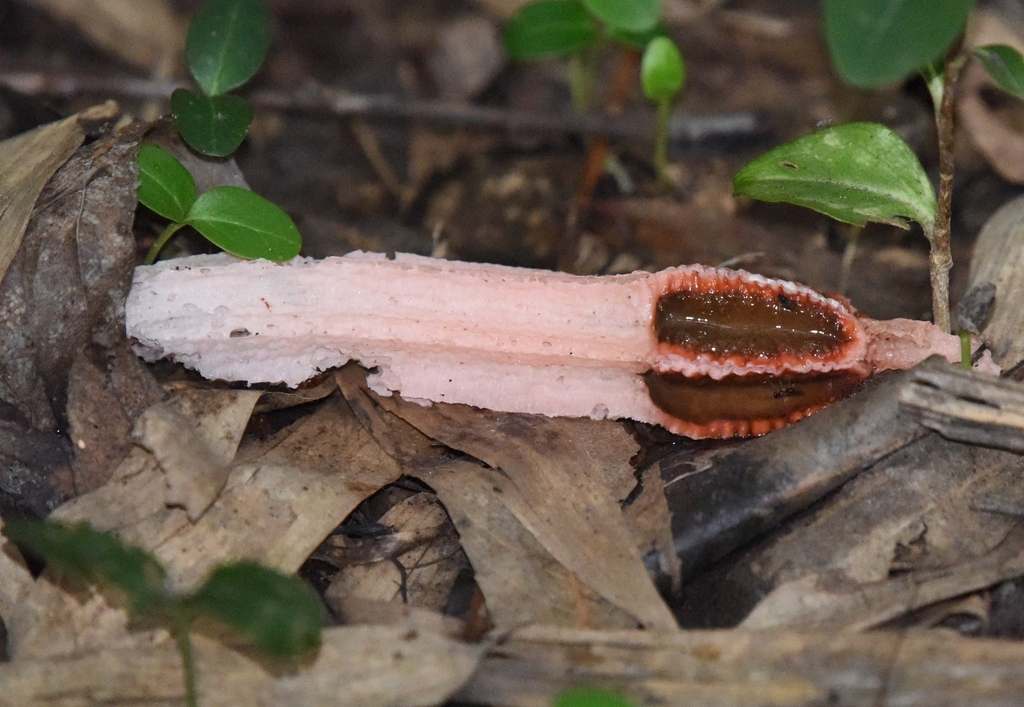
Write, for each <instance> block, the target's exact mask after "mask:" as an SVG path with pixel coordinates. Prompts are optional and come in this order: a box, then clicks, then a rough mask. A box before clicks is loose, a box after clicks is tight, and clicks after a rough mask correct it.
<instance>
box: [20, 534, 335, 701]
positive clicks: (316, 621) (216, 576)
mask: <svg viewBox="0 0 1024 707" xmlns="http://www.w3.org/2000/svg"><path fill="white" fill-rule="evenodd" d="M3 532H4V535H6V536H7V538H8V539H10V540H11V541H12V542H14V543H15V544H17V545H18V546H19V547H21V548H22V549H24V550H25V551H27V552H28V553H29V554H31V555H34V556H36V557H38V558H39V559H42V560H44V561H46V562H47V564H48V565H50V566H52V567H53V568H54V569H57V570H58V571H60V572H63V573H64V574H65V575H67V576H68V577H69V578H73V579H77V580H80V581H85V582H89V583H96V584H100V585H104V586H106V587H110V588H114V589H117V590H119V591H120V592H121V593H122V594H123V595H124V597H125V599H126V600H127V603H128V609H129V611H130V613H131V614H132V616H134V617H136V618H145V619H151V620H155V621H157V622H160V623H163V624H164V625H166V626H167V627H168V628H169V629H170V630H171V632H172V633H173V634H174V638H175V640H176V642H177V644H178V649H179V651H180V652H181V655H182V661H183V665H184V680H185V694H186V699H187V701H188V704H189V705H190V707H195V705H197V704H198V698H197V694H196V677H195V663H194V660H193V656H192V644H191V639H190V637H189V633H190V631H191V627H192V624H193V623H194V622H195V621H196V619H198V618H201V617H208V618H212V619H216V620H217V621H219V622H221V623H222V624H224V625H226V626H229V627H230V628H232V629H233V630H234V631H235V632H237V634H238V635H239V636H240V637H241V638H243V639H244V640H246V641H247V642H248V643H249V644H250V645H252V646H254V647H255V648H256V649H258V650H259V651H261V652H262V653H263V654H264V655H266V656H268V657H271V658H288V657H293V656H297V655H300V654H303V653H306V652H308V651H312V650H314V649H315V648H316V647H317V646H319V645H320V626H321V623H322V620H323V617H322V610H321V607H320V600H319V598H318V597H317V596H316V594H315V593H314V592H313V590H311V589H310V588H309V587H308V586H306V585H305V584H304V583H303V582H302V581H301V580H299V579H298V578H296V577H290V576H287V575H284V574H281V573H280V572H277V571H276V570H272V569H270V568H267V567H263V566H261V565H259V564H256V563H254V562H237V563H234V564H230V565H223V566H221V567H218V568H217V569H215V570H214V571H213V573H212V574H210V576H209V578H207V580H206V582H204V583H203V585H202V586H200V587H199V588H198V589H197V590H196V591H194V592H192V593H191V594H178V593H175V592H172V591H171V590H170V589H169V588H168V587H169V583H168V578H167V572H166V570H164V568H163V566H161V565H160V563H159V562H157V560H156V558H155V557H153V556H152V555H150V554H149V553H148V552H145V551H144V550H142V549H140V548H137V547H130V546H127V545H124V544H123V543H121V542H120V541H119V540H117V539H116V538H114V537H113V536H111V535H108V534H106V533H100V532H98V531H95V530H93V529H92V528H90V527H89V526H87V525H85V524H80V525H62V524H60V523H51V522H43V521H18V522H11V523H8V524H7V525H6V526H5V527H4V530H3Z"/></svg>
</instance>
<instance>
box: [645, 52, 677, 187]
mask: <svg viewBox="0 0 1024 707" xmlns="http://www.w3.org/2000/svg"><path fill="white" fill-rule="evenodd" d="M685 81H686V66H685V65H684V64H683V57H682V56H681V55H680V54H679V49H678V48H676V45H675V43H674V42H673V41H672V40H671V39H669V38H668V37H655V38H654V39H652V40H651V41H650V42H649V43H648V45H647V48H646V49H645V50H644V56H643V59H641V60H640V83H641V85H642V86H643V89H644V95H645V96H647V98H649V99H650V100H652V101H654V103H655V104H656V105H657V106H658V125H657V129H656V131H655V137H654V167H655V169H656V170H657V172H658V179H659V180H660V181H661V183H662V185H663V186H665V187H666V188H667V187H671V184H672V183H671V181H670V180H669V178H668V171H667V170H668V118H669V112H670V110H671V108H672V101H673V100H674V99H675V97H676V95H677V94H678V93H679V91H680V90H682V88H683V83H684V82H685Z"/></svg>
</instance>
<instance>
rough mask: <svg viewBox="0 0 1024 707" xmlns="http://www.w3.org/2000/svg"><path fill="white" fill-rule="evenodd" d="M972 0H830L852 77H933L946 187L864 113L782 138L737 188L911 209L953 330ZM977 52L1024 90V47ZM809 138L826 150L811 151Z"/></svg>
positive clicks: (859, 220) (834, 204)
mask: <svg viewBox="0 0 1024 707" xmlns="http://www.w3.org/2000/svg"><path fill="white" fill-rule="evenodd" d="M973 5H974V0H948V1H947V2H944V3H942V4H941V7H939V6H937V5H936V3H935V2H934V0H824V15H825V36H826V39H827V42H828V47H829V52H830V54H831V56H832V61H833V64H834V65H835V67H836V70H837V71H838V72H839V74H840V76H842V77H843V79H844V80H845V81H847V82H848V83H850V84H852V85H854V86H860V87H866V88H875V87H882V86H887V85H890V84H893V83H896V82H899V81H903V80H905V79H906V78H908V77H909V76H911V75H912V74H914V73H915V72H920V73H921V74H922V76H923V77H924V79H925V82H926V85H927V86H928V89H929V92H930V94H931V96H932V101H933V104H934V109H935V122H936V127H937V129H938V136H939V141H938V142H939V180H938V181H939V187H938V196H937V197H935V196H934V195H932V194H933V193H932V189H931V185H930V183H929V184H927V187H928V188H927V189H925V188H924V187H925V184H926V183H928V180H927V179H926V178H924V177H923V175H924V172H923V170H922V168H921V164H920V162H919V161H918V160H917V158H916V157H915V156H914V155H913V153H912V152H911V151H910V148H909V147H908V146H907V145H906V144H905V143H904V142H903V141H902V140H901V139H900V138H898V137H897V136H895V135H894V134H892V133H891V131H888V130H887V129H884V128H883V127H882V126H875V127H873V128H872V127H870V124H864V123H860V124H854V125H853V126H839V127H838V128H829V129H827V130H824V131H821V132H820V133H816V134H815V135H811V136H807V137H804V138H800V139H798V140H796V141H795V142H792V143H790V144H788V145H784V146H782V147H780V148H776V149H775V150H772V151H771V152H770V153H768V154H767V155H765V156H763V157H761V158H758V159H757V160H755V161H754V162H753V163H751V164H750V165H748V166H747V167H745V168H743V169H742V170H741V171H740V172H739V173H738V174H737V175H736V178H735V180H734V186H735V190H736V193H737V194H745V195H748V196H751V197H753V198H756V199H766V200H769V201H785V202H789V203H794V204H799V205H802V206H807V207H809V208H812V209H815V210H817V211H820V212H822V213H825V214H827V215H829V216H832V217H833V218H836V219H838V220H840V221H844V222H846V223H851V224H854V225H857V226H861V225H863V224H865V223H867V222H869V221H879V222H882V223H892V224H894V225H899V226H903V227H906V220H907V219H911V220H915V221H917V222H918V223H919V224H921V228H922V230H923V231H924V234H925V236H926V237H927V238H928V241H929V243H930V246H931V254H930V258H929V266H930V267H929V269H930V273H931V284H932V312H933V316H934V318H935V323H936V325H938V326H939V327H941V328H942V329H943V330H944V331H949V330H950V326H951V321H950V311H949V270H950V268H951V267H952V262H953V261H952V257H951V255H950V220H951V218H950V217H951V205H952V189H953V147H954V145H953V95H954V89H955V84H956V81H957V78H958V76H959V72H960V70H961V68H962V67H963V64H964V62H965V61H967V59H968V58H969V57H970V55H969V54H965V53H963V52H962V51H961V50H960V49H959V46H960V42H961V38H962V36H963V31H964V26H965V24H966V21H967V15H968V14H969V12H970V10H971V8H972V7H973ZM973 55H974V56H976V57H977V58H978V59H979V60H980V61H981V62H982V65H983V66H984V67H985V68H986V70H987V71H988V73H989V74H990V75H991V76H992V78H993V79H994V80H995V81H996V82H997V83H998V84H999V85H1000V86H1001V87H1002V88H1003V89H1005V90H1006V91H1008V92H1010V93H1011V94H1013V95H1015V96H1018V97H1022V98H1024V58H1022V57H1021V55H1020V54H1019V53H1018V52H1017V51H1016V50H1014V49H1012V48H1011V47H1007V46H1001V45H997V46H988V47H981V48H979V49H977V50H975V51H974V53H973ZM808 147H814V148H822V149H824V150H825V153H824V154H823V155H819V156H815V155H811V154H810V153H809V152H808ZM809 168H810V171H808V170H809ZM787 173H788V177H789V178H786V175H787ZM808 175H810V177H809V178H808ZM762 180H764V183H762ZM930 195H931V196H930Z"/></svg>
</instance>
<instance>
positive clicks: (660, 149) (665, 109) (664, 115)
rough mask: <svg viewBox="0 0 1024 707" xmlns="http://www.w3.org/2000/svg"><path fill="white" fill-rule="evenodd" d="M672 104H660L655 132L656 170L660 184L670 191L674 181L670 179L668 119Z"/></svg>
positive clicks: (667, 102)
mask: <svg viewBox="0 0 1024 707" xmlns="http://www.w3.org/2000/svg"><path fill="white" fill-rule="evenodd" d="M671 108H672V102H671V101H669V100H668V99H665V100H663V101H659V102H658V125H657V128H655V131H654V168H655V169H656V170H657V171H658V182H659V183H660V184H661V186H662V187H663V188H664V189H666V190H670V189H671V188H672V180H671V179H669V178H668V118H669V113H670V112H671Z"/></svg>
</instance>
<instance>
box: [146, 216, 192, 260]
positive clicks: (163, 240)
mask: <svg viewBox="0 0 1024 707" xmlns="http://www.w3.org/2000/svg"><path fill="white" fill-rule="evenodd" d="M184 225H185V224H183V223H171V224H169V225H168V226H167V228H165V229H164V230H163V231H162V232H161V233H160V235H159V236H157V239H156V240H155V241H154V242H153V247H152V248H150V249H149V252H148V253H146V259H145V260H144V261H143V262H144V263H145V264H146V265H152V264H153V263H154V262H155V261H156V256H157V255H159V254H160V250H161V249H162V248H163V247H164V246H165V245H167V241H169V240H171V236H173V235H174V234H175V233H177V231H178V229H179V228H181V227H182V226H184Z"/></svg>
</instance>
